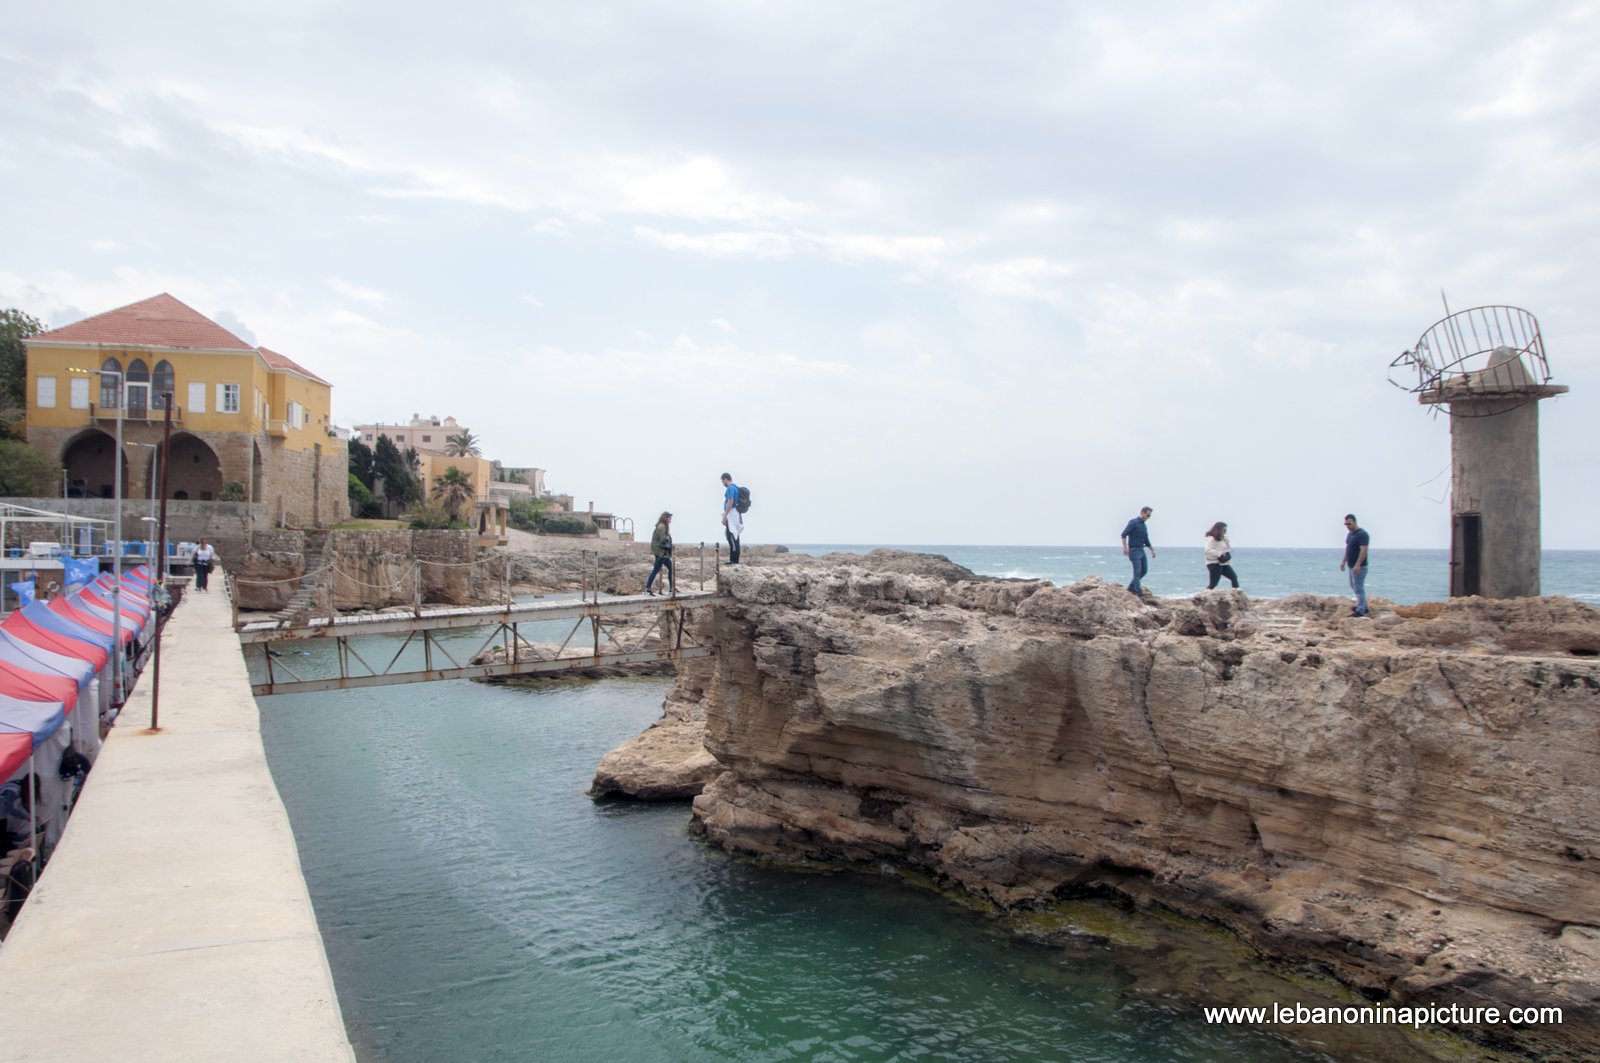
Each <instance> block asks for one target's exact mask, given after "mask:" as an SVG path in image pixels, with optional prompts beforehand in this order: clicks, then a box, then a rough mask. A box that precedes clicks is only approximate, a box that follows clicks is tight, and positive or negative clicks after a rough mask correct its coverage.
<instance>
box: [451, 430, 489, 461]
mask: <svg viewBox="0 0 1600 1063" xmlns="http://www.w3.org/2000/svg"><path fill="white" fill-rule="evenodd" d="M444 452H445V453H446V454H448V455H450V456H451V457H452V458H475V457H477V456H478V455H479V454H481V453H483V452H482V451H481V450H479V449H478V437H477V436H475V435H473V434H472V429H470V428H467V429H464V430H462V431H460V432H457V433H456V434H455V435H449V436H445V437H444Z"/></svg>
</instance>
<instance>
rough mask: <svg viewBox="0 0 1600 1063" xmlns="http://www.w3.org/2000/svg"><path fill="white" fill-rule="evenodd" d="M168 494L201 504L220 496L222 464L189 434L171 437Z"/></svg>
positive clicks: (207, 446) (194, 436)
mask: <svg viewBox="0 0 1600 1063" xmlns="http://www.w3.org/2000/svg"><path fill="white" fill-rule="evenodd" d="M167 491H168V493H169V494H168V497H171V498H187V499H193V500H196V501H200V502H210V501H213V500H214V499H215V498H216V497H217V496H218V495H219V494H221V493H222V462H221V460H220V459H218V457H217V452H216V451H214V450H212V449H211V446H210V444H208V443H207V442H206V441H205V440H203V439H201V438H200V437H199V436H197V435H193V434H191V433H189V432H174V433H173V434H172V451H171V453H170V454H169V455H168V456H167Z"/></svg>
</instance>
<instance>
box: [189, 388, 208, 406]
mask: <svg viewBox="0 0 1600 1063" xmlns="http://www.w3.org/2000/svg"><path fill="white" fill-rule="evenodd" d="M189 412H190V413H205V412H206V386H205V385H204V384H190V385H189Z"/></svg>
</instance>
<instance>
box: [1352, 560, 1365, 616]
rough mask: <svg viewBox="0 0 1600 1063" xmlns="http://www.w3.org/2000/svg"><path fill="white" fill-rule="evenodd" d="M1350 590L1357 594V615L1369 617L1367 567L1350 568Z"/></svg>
mask: <svg viewBox="0 0 1600 1063" xmlns="http://www.w3.org/2000/svg"><path fill="white" fill-rule="evenodd" d="M1350 589H1351V590H1353V591H1355V592H1356V615H1358V616H1366V615H1367V566H1366V565H1362V566H1360V567H1359V568H1358V567H1357V566H1355V565H1351V566H1350Z"/></svg>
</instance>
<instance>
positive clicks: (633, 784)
mask: <svg viewBox="0 0 1600 1063" xmlns="http://www.w3.org/2000/svg"><path fill="white" fill-rule="evenodd" d="M714 666H715V662H714V661H713V660H712V659H711V658H709V657H700V658H695V659H692V660H688V661H685V662H684V663H683V664H682V666H680V668H679V671H678V682H677V684H676V685H675V686H674V687H673V691H672V694H671V695H669V696H668V698H667V700H666V704H665V705H664V706H663V707H662V713H661V719H659V720H657V721H656V722H655V723H654V724H652V725H651V726H650V728H649V729H648V730H646V731H645V732H644V733H643V734H641V735H639V737H637V738H635V739H633V740H632V741H630V742H627V743H625V744H624V745H622V746H619V747H618V748H616V749H614V750H612V751H611V752H610V753H607V754H606V755H605V756H604V757H603V758H602V759H601V761H600V766H599V768H598V769H596V771H595V777H594V783H593V785H591V786H590V787H589V793H590V795H591V796H594V797H606V796H610V795H613V794H615V795H621V796H625V797H635V798H639V799H641V800H645V801H665V800H681V799H683V798H689V797H694V796H696V795H698V794H699V793H700V792H701V791H702V790H704V789H705V786H706V784H707V783H709V782H710V781H711V780H712V779H714V778H716V777H717V775H719V774H721V772H722V766H721V765H720V764H718V763H717V760H716V758H715V757H713V756H712V755H711V752H710V751H709V750H707V749H706V741H705V739H706V713H705V693H706V687H707V686H708V685H709V684H710V682H711V679H712V676H713V674H714Z"/></svg>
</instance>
